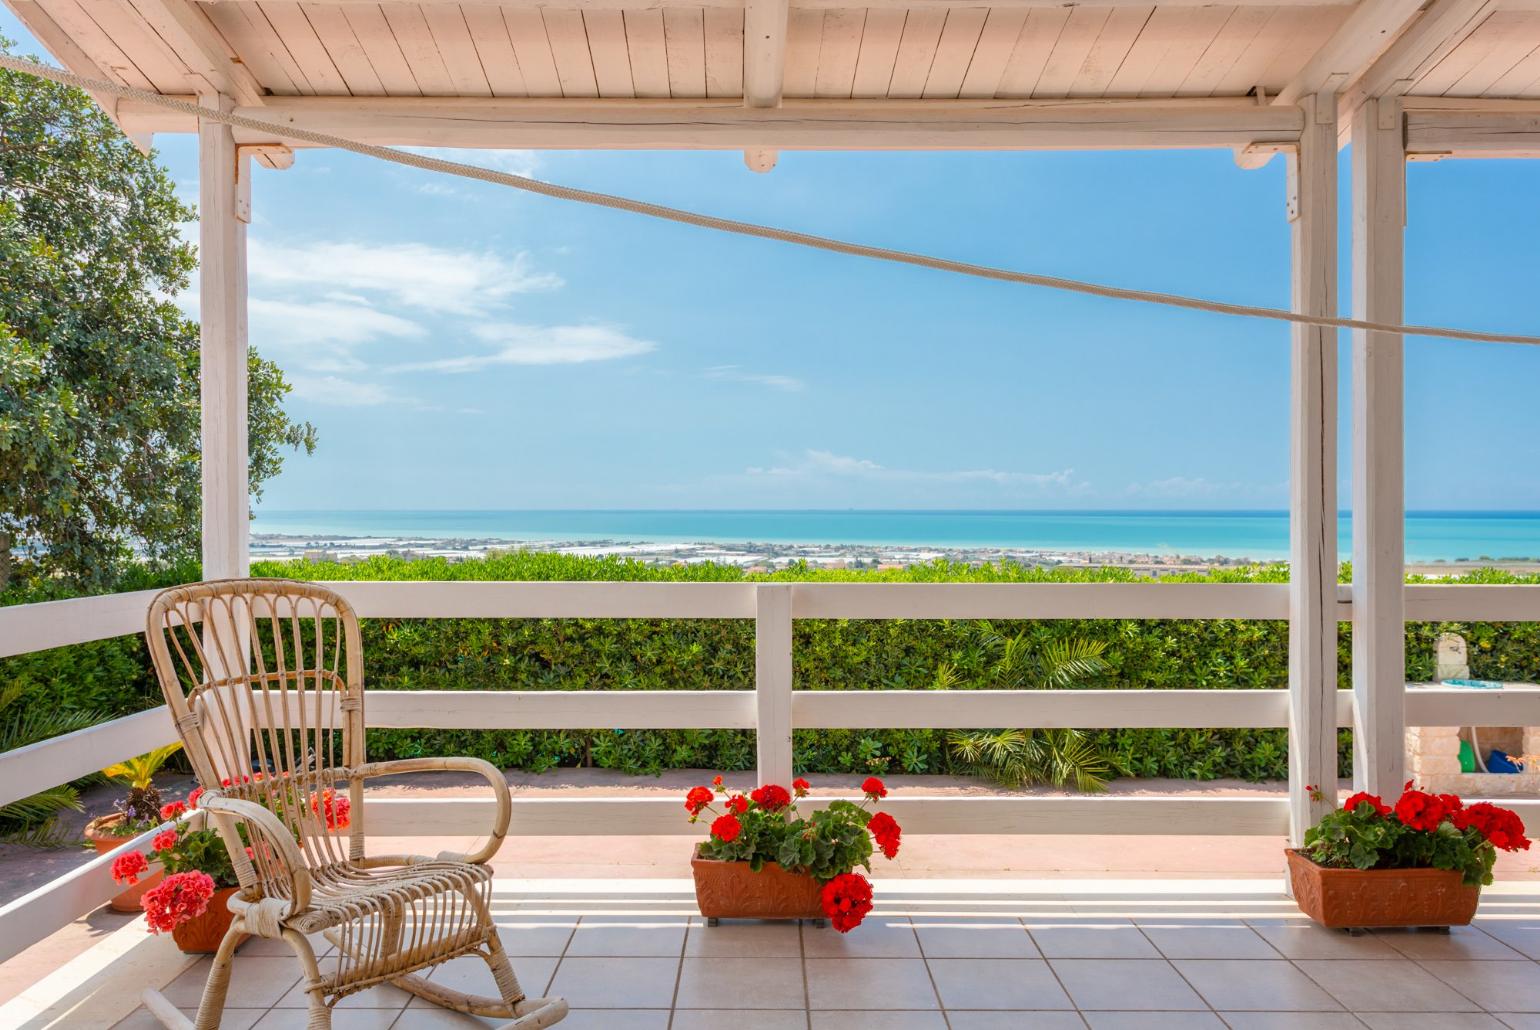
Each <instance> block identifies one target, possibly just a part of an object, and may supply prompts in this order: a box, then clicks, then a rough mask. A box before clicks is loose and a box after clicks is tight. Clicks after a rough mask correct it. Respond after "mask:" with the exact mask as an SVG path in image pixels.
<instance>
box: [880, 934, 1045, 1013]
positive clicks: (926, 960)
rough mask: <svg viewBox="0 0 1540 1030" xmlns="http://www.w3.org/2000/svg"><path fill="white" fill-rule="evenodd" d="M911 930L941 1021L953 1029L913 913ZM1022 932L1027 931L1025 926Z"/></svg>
mask: <svg viewBox="0 0 1540 1030" xmlns="http://www.w3.org/2000/svg"><path fill="white" fill-rule="evenodd" d="M909 931H910V932H911V933H913V934H914V946H915V947H916V948H918V949H919V951H920V961H921V962H923V963H925V975H926V976H928V977H929V978H930V989H931V991H932V992H933V993H934V994H935V995H936V1008H938V1009H940V1010H941V1022H943V1023H945V1024H946V1030H952V1017H951V1016H950V1015H949V1014H948V1013H947V1006H946V1002H945V1001H944V1000H942V997H941V988H940V987H938V986H937V985H936V973H935V970H933V969H931V968H930V956H929V955H927V954H925V941H924V940H923V939H921V937H920V928H919V927H918V926H916V925H915V922H914V916H913V915H910V917H909ZM1022 932H1023V933H1025V932H1026V928H1025V927H1023V928H1022ZM1033 947H1036V945H1035V944H1034V945H1033ZM938 957H939V956H938Z"/></svg>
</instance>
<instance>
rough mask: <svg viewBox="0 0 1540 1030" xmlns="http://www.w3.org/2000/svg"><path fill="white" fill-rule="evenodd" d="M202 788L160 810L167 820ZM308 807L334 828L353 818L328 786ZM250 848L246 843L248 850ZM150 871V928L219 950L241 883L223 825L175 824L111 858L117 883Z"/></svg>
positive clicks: (195, 951)
mask: <svg viewBox="0 0 1540 1030" xmlns="http://www.w3.org/2000/svg"><path fill="white" fill-rule="evenodd" d="M224 785H225V786H229V785H230V781H229V780H226V781H225V782H224ZM202 794H203V788H201V787H198V788H196V789H194V790H193V792H192V793H191V794H189V795H188V796H187V800H186V801H185V802H184V801H173V802H170V803H169V804H167V805H165V806H164V807H163V808H162V810H161V815H162V816H163V817H164V818H165V819H166V820H167V821H169V820H173V819H180V818H181V817H182V816H184V815H186V814H187V813H188V812H190V811H192V810H194V809H196V808H197V806H198V798H199V797H201V796H202ZM270 807H271V806H270ZM280 807H281V806H280ZM310 807H311V809H312V810H313V811H314V812H315V813H316V814H317V815H319V816H321V817H322V818H323V819H324V821H325V823H326V828H327V829H328V830H330V831H338V830H345V829H347V828H348V825H349V823H350V822H351V812H350V805H349V802H348V799H347V798H346V797H344V796H341V795H339V794H337V793H336V791H334V790H331V789H330V788H328V789H326V790H324V791H322V792H321V793H320V794H318V795H317V796H315V797H313V798H312V799H311V803H310ZM242 839H243V840H244V839H245V835H244V830H243V831H242ZM251 853H252V852H251V848H250V847H249V846H248V847H247V848H246V854H247V855H248V856H250V855H251ZM152 864H159V865H160V867H161V869H162V870H163V871H164V877H165V878H164V879H161V876H162V873H160V872H156V873H153V874H151V873H150V867H151V865H152ZM147 874H148V875H151V876H153V878H154V879H152V880H150V881H149V882H148V883H147V884H146V886H148V888H149V889H147V890H144V891H143V894H142V896H141V897H140V899H139V905H140V907H141V908H142V909H144V913H145V922H146V924H147V925H148V928H149V931H150V932H151V933H156V934H158V933H167V932H169V933H170V934H171V938H172V940H174V941H176V944H177V947H178V948H180V949H182V951H184V952H186V953H187V954H189V955H211V954H213V953H214V952H216V951H217V950H218V949H219V942H220V941H221V940H223V939H224V936H225V933H226V932H227V931H229V929H230V921H231V920H232V919H234V918H235V914H234V913H233V912H231V911H230V907H229V906H230V896H231V895H232V894H234V893H235V892H236V891H237V890H239V889H240V881H239V879H237V877H236V875H235V866H234V864H233V863H232V862H231V860H230V853H229V851H228V850H226V848H225V842H224V838H223V837H221V836H220V835H219V831H218V830H216V829H214V828H213V827H205V828H203V829H199V830H189V829H187V828H186V827H183V826H176V827H172V828H170V829H166V830H163V831H161V832H160V833H158V834H156V835H155V836H154V837H153V838H151V840H150V853H149V855H148V856H146V855H144V854H143V853H141V852H138V851H130V852H128V853H127V854H124V855H120V856H119V857H118V858H117V859H116V860H115V861H114V862H113V864H112V878H113V879H114V880H115V881H117V882H118V883H124V884H130V885H133V884H137V883H138V882H139V879H140V877H143V876H146V875H147ZM244 941H245V938H244V937H243V938H242V942H244ZM236 946H237V947H239V946H240V945H239V944H237V945H236Z"/></svg>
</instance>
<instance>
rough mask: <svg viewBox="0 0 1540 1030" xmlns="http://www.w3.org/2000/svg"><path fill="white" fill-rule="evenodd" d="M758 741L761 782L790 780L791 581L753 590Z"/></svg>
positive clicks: (783, 783)
mask: <svg viewBox="0 0 1540 1030" xmlns="http://www.w3.org/2000/svg"><path fill="white" fill-rule="evenodd" d="M754 701H755V706H754V707H755V712H756V713H757V717H756V722H755V730H754V735H755V744H756V749H757V751H758V754H759V782H760V784H761V785H763V784H766V783H779V784H781V785H782V786H789V785H790V783H791V584H789V583H761V584H760V585H759V586H758V587H756V588H755V616H754Z"/></svg>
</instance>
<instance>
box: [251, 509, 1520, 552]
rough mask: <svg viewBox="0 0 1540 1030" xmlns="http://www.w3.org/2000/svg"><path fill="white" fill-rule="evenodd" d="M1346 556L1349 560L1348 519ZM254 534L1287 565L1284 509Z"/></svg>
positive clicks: (1478, 534)
mask: <svg viewBox="0 0 1540 1030" xmlns="http://www.w3.org/2000/svg"><path fill="white" fill-rule="evenodd" d="M1339 528H1340V544H1339V546H1340V548H1341V553H1342V555H1343V556H1344V557H1345V556H1347V555H1348V554H1349V553H1350V552H1351V547H1352V545H1351V538H1350V536H1349V533H1350V527H1349V521H1348V518H1347V516H1346V515H1344V516H1343V517H1342V519H1341V521H1340V526H1339ZM252 532H254V533H276V534H284V535H299V536H306V537H312V538H315V539H324V538H328V537H342V536H347V537H413V538H426V539H445V538H462V539H463V538H475V539H492V538H495V539H500V540H509V541H537V540H538V541H553V540H559V541H600V540H604V541H615V542H621V541H624V542H628V543H653V542H656V543H693V542H712V543H746V542H750V541H754V542H760V543H778V544H900V545H914V546H919V547H926V546H929V547H1009V548H1019V549H1025V550H1044V551H1133V552H1142V553H1153V554H1183V555H1196V556H1204V557H1210V556H1218V555H1222V556H1225V557H1237V558H1242V557H1244V558H1257V559H1262V560H1271V559H1281V558H1285V557H1287V555H1288V549H1289V517H1288V513H1287V512H1281V511H858V510H849V511H780V510H773V511H772V510H762V511H703V510H692V511H660V510H646V511H641V510H638V511H578V510H573V511H559V510H542V511H453V510H444V511H279V510H271V509H261V510H259V511H258V512H257V514H256V519H255V521H254V522H253V523H252ZM1406 554H1407V559H1408V560H1409V561H1438V560H1441V559H1443V560H1455V559H1460V558H1471V559H1474V558H1540V512H1517V511H1515V512H1507V511H1503V512H1449V511H1425V512H1411V513H1408V515H1407V519H1406Z"/></svg>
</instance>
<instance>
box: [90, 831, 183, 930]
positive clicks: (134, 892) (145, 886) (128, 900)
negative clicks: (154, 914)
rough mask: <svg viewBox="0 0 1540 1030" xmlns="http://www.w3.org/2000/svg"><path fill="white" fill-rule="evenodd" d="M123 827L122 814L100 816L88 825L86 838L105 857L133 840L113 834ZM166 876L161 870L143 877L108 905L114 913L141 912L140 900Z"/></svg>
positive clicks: (129, 837)
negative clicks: (116, 829) (115, 830)
mask: <svg viewBox="0 0 1540 1030" xmlns="http://www.w3.org/2000/svg"><path fill="white" fill-rule="evenodd" d="M122 825H123V814H122V813H121V812H116V813H114V814H112V815H104V816H100V817H98V818H96V819H92V820H91V821H90V822H88V823H86V828H85V838H86V840H88V841H90V842H91V846H92V847H94V848H95V849H96V853H97V854H98V855H105V854H106V853H107V852H109V851H112V850H113V849H115V848H118V847H120V846H122V845H123V844H125V843H127V842H128V841H130V840H132V839H133V836H132V835H119V834H116V833H114V832H113V830H114V829H115V828H117V827H120V826H122ZM164 876H165V874H164V873H163V872H161V871H160V870H159V869H157V870H155V871H154V872H153V873H150V874H149V875H147V876H141V877H139V882H138V883H136V884H134V885H133V886H131V887H128V888H127V889H125V890H124V891H123V893H121V894H119V895H118V896H117V897H115V898H113V899H112V900H111V901H109V902H108V903H107V904H108V905H109V906H111V908H112V910H113V911H114V912H141V911H143V909H141V908H140V906H139V899H140V898H142V897H144V892H145V891H147V890H149V889H150V888H151V887H154V886H155V885H156V884H158V883H160V881H161V879H162V878H163V877H164Z"/></svg>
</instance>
